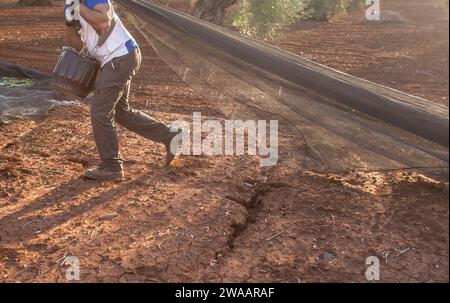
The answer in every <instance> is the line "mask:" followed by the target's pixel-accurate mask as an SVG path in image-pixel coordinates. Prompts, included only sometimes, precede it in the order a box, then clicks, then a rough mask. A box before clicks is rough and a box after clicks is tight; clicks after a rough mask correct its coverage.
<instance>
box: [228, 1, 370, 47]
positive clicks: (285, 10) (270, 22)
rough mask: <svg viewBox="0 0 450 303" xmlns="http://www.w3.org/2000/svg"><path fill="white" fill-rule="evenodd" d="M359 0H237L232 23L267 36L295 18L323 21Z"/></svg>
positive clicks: (270, 36)
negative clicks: (236, 8) (236, 9)
mask: <svg viewBox="0 0 450 303" xmlns="http://www.w3.org/2000/svg"><path fill="white" fill-rule="evenodd" d="M363 3H364V1H363V0H241V1H240V9H239V11H238V14H237V16H236V17H235V18H234V21H233V25H234V26H235V27H237V28H239V29H240V30H241V32H243V33H244V34H247V35H249V36H252V37H256V38H260V39H270V38H273V36H274V35H275V34H276V32H277V31H279V30H280V29H281V28H283V27H285V26H287V25H289V24H292V23H294V22H295V21H296V20H316V21H327V20H329V19H330V18H332V17H335V16H339V15H342V14H345V13H346V12H347V10H348V9H349V8H353V7H356V6H359V5H362V4H363Z"/></svg>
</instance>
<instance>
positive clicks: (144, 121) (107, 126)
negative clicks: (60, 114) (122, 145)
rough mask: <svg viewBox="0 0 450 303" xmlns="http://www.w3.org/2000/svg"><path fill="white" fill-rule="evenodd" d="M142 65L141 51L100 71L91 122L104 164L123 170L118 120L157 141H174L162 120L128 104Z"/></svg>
mask: <svg viewBox="0 0 450 303" xmlns="http://www.w3.org/2000/svg"><path fill="white" fill-rule="evenodd" d="M140 65H141V53H140V50H139V49H135V50H134V51H132V52H131V53H129V54H127V55H125V56H122V57H117V58H114V59H112V60H111V61H110V62H108V63H107V64H105V65H104V66H103V67H102V68H101V69H100V70H99V72H98V76H97V80H96V82H95V90H94V98H93V100H94V101H93V103H92V105H91V122H92V130H93V133H94V139H95V143H96V145H97V150H98V153H99V155H100V159H101V160H102V162H103V165H105V166H107V167H108V168H110V169H112V170H121V169H122V162H123V161H122V157H121V155H120V152H119V139H118V135H117V129H116V125H115V123H116V122H117V123H118V124H120V125H122V126H123V127H125V128H126V129H128V130H130V131H132V132H135V133H137V134H139V135H141V136H143V137H144V138H147V139H150V140H152V141H155V142H160V143H167V142H170V140H171V138H172V136H173V134H172V133H170V129H169V128H168V127H167V126H166V125H165V124H164V123H162V122H159V121H157V120H155V119H153V118H151V117H150V116H148V115H147V114H145V113H143V112H141V111H138V110H134V109H132V108H131V106H130V104H129V103H128V96H129V94H130V85H131V79H132V78H133V77H134V75H135V74H136V73H137V71H138V70H139V67H140Z"/></svg>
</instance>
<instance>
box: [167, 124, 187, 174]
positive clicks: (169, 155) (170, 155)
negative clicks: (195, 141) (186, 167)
mask: <svg viewBox="0 0 450 303" xmlns="http://www.w3.org/2000/svg"><path fill="white" fill-rule="evenodd" d="M182 132H183V130H182V129H181V128H179V129H178V132H176V133H172V135H173V136H172V137H171V138H170V140H168V141H166V142H164V146H165V147H166V166H170V164H171V163H172V161H173V160H175V157H176V156H177V155H176V154H174V153H172V150H171V149H170V143H171V142H172V139H173V138H175V136H177V135H179V134H181V133H182Z"/></svg>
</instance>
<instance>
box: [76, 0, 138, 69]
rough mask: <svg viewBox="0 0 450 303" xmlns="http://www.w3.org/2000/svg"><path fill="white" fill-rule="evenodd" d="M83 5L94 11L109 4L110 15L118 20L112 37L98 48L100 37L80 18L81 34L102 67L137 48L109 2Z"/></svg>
mask: <svg viewBox="0 0 450 303" xmlns="http://www.w3.org/2000/svg"><path fill="white" fill-rule="evenodd" d="M83 3H84V4H85V5H86V6H87V7H88V8H90V9H93V8H94V7H95V6H96V5H97V4H102V3H108V4H109V13H110V15H111V16H112V17H113V18H115V20H116V25H115V27H114V29H113V31H112V32H111V34H110V36H109V37H108V39H107V40H106V42H105V43H103V45H102V46H100V47H98V46H97V43H98V39H99V35H98V34H97V32H96V31H95V29H94V28H93V27H92V26H91V25H90V24H89V23H87V21H86V20H84V19H83V17H81V16H80V24H81V29H80V30H79V34H80V36H81V38H82V40H83V41H84V43H85V44H86V48H87V50H88V52H89V54H90V55H91V56H92V57H94V58H95V59H97V60H98V61H99V62H100V64H101V66H104V65H105V64H106V63H108V62H109V61H110V60H111V59H113V58H116V57H120V56H124V55H126V54H128V53H129V52H131V51H133V50H134V49H135V48H137V44H136V41H135V40H134V38H133V36H131V34H130V33H129V32H128V31H127V30H126V28H125V26H124V25H123V24H122V21H120V19H119V17H118V16H117V14H116V13H115V12H114V9H113V6H112V4H111V3H110V1H109V0H83Z"/></svg>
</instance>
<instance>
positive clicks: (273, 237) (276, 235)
mask: <svg viewBox="0 0 450 303" xmlns="http://www.w3.org/2000/svg"><path fill="white" fill-rule="evenodd" d="M283 233H284V230H283V231H280V232H279V233H277V234H275V235H273V236H272V237H270V238H268V239H266V241H272V240H273V239H275V238H278V237H279V236H281V235H282V234H283Z"/></svg>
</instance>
